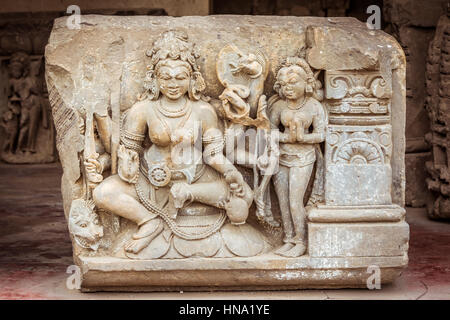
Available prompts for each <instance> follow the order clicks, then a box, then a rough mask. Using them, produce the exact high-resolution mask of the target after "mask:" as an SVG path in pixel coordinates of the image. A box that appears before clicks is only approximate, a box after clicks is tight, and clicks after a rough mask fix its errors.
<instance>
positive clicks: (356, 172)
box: [309, 71, 409, 256]
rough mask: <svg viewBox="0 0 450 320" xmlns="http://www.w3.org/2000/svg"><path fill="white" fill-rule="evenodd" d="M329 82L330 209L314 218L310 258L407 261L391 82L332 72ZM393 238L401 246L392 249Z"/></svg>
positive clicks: (326, 207) (377, 75) (323, 209)
mask: <svg viewBox="0 0 450 320" xmlns="http://www.w3.org/2000/svg"><path fill="white" fill-rule="evenodd" d="M324 82H325V98H326V101H325V105H326V106H327V110H328V113H329V125H328V128H327V135H326V140H325V184H324V185H325V204H323V205H319V206H318V207H317V208H314V209H312V210H311V211H310V214H309V220H310V221H311V222H310V237H309V239H310V244H309V245H310V248H311V250H310V254H311V255H312V256H335V255H338V256H339V255H345V256H350V255H352V256H360V255H368V251H370V255H375V256H384V255H388V256H390V255H401V254H402V252H404V250H405V248H407V240H408V235H409V229H408V225H407V224H406V223H405V222H404V215H405V210H404V209H403V208H401V207H400V206H398V205H397V204H393V202H392V195H391V191H392V167H391V161H392V148H393V142H392V125H391V121H392V111H391V109H392V106H391V96H392V85H391V82H390V81H385V80H384V79H383V77H382V76H381V74H380V72H377V71H326V72H325V81H324ZM348 222H352V224H345V223H348ZM387 222H389V224H388V225H387V224H386V223H387ZM379 228H381V229H382V230H383V231H382V232H377V231H374V230H379V231H380V230H381V229H379ZM369 230H371V231H369ZM390 238H395V239H398V241H399V243H400V245H399V246H398V247H393V246H391V243H390V242H389V241H388V239H390ZM355 239H359V240H361V241H354V240H355ZM366 241H368V242H370V243H372V244H374V243H377V245H375V246H370V247H369V246H367V243H366V244H364V243H365V242H366ZM323 242H325V243H329V244H330V245H329V246H323V245H322V246H320V245H319V243H323ZM343 248H345V249H343Z"/></svg>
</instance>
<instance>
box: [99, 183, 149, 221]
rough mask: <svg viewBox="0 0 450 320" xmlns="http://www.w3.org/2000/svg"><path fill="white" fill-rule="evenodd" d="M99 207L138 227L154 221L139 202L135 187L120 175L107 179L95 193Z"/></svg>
mask: <svg viewBox="0 0 450 320" xmlns="http://www.w3.org/2000/svg"><path fill="white" fill-rule="evenodd" d="M93 199H94V202H95V204H96V206H97V207H99V208H101V209H104V210H107V211H108V212H111V213H114V214H117V215H119V216H121V217H124V218H126V219H129V220H131V221H134V222H135V223H137V224H138V225H141V224H143V223H144V222H146V221H148V220H150V219H152V218H153V217H154V215H153V214H151V213H150V212H148V210H147V209H146V208H145V207H144V206H143V205H142V204H141V203H140V202H139V200H138V196H137V193H136V190H135V188H134V185H132V184H129V183H127V182H125V181H123V180H122V179H120V177H119V176H118V175H113V176H110V177H108V178H106V179H105V180H104V181H103V182H102V183H100V184H99V185H98V186H97V187H96V188H95V189H94V192H93Z"/></svg>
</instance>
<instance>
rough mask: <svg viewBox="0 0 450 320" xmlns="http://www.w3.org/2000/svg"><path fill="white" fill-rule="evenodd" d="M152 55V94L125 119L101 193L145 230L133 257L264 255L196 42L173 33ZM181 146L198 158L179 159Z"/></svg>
mask: <svg viewBox="0 0 450 320" xmlns="http://www.w3.org/2000/svg"><path fill="white" fill-rule="evenodd" d="M147 55H148V56H149V57H150V58H151V64H150V65H149V67H148V73H147V84H146V88H147V91H146V93H145V94H144V95H143V96H142V97H141V98H142V99H141V101H139V102H137V103H136V104H134V105H133V106H132V107H131V108H130V109H129V110H128V111H127V113H126V116H125V118H124V122H123V125H122V133H121V144H120V147H119V152H118V157H119V167H118V175H112V176H110V177H108V178H106V179H105V180H104V181H103V182H102V183H100V184H99V185H98V187H97V188H95V189H94V192H93V197H94V201H95V204H96V205H97V207H99V208H101V209H104V210H107V211H109V212H111V213H114V214H117V215H119V216H122V217H124V218H126V219H129V220H131V221H133V222H135V223H136V224H137V225H138V229H137V231H136V232H135V233H134V235H133V236H132V238H131V239H130V241H129V242H128V243H127V244H126V245H125V247H124V249H125V252H126V255H127V256H128V257H129V258H137V259H148V258H159V257H163V256H164V255H166V253H167V252H169V248H170V247H171V246H172V244H173V246H174V248H175V250H176V252H178V254H179V255H181V256H179V257H188V256H195V255H199V256H209V257H211V256H216V254H219V255H223V254H224V251H223V250H227V249H224V247H225V246H224V244H223V242H224V243H225V244H226V247H227V248H228V250H230V251H231V252H232V254H231V256H232V255H233V254H236V255H242V256H251V255H256V254H258V253H260V252H261V251H262V250H263V248H264V246H263V244H264V243H263V241H262V239H261V238H259V235H258V234H256V235H254V234H255V233H257V231H256V230H253V229H251V227H249V226H248V225H247V224H245V221H246V219H247V216H248V209H249V207H250V205H251V202H252V200H253V193H252V190H251V189H250V187H249V186H248V185H247V183H246V182H245V181H244V179H243V177H242V175H241V173H240V172H239V171H238V170H237V169H236V167H235V166H234V165H233V164H232V163H231V162H230V161H229V160H228V159H227V158H226V157H225V156H224V155H223V146H224V142H223V133H222V131H221V130H220V129H219V126H218V118H217V115H216V112H215V110H214V108H213V107H212V106H211V105H210V104H209V103H207V102H205V101H203V100H202V99H201V92H202V91H203V90H204V89H205V83H204V80H203V77H202V75H201V73H200V70H199V67H198V66H197V63H196V58H197V55H196V53H195V51H194V47H193V44H191V43H189V42H188V38H187V35H185V34H184V33H182V32H178V31H168V32H165V33H163V34H162V36H161V37H160V38H159V39H158V40H157V41H155V43H154V45H153V49H152V50H151V51H150V52H148V53H147ZM198 142H200V143H198ZM179 147H183V148H181V149H182V150H188V151H189V150H190V151H191V152H189V154H190V155H191V156H190V157H188V159H186V158H183V159H179V158H177V156H176V154H177V153H176V149H177V148H179ZM202 159H203V161H201V160H202ZM180 160H181V161H180ZM217 208H219V209H222V210H217ZM227 217H228V219H229V221H230V222H231V223H230V222H226V219H227ZM219 231H221V232H222V237H220V236H219V235H218V234H217V233H218V232H219ZM240 233H242V235H241V236H240ZM252 235H254V236H253V239H252V241H251V243H250V244H249V243H246V242H245V241H248V239H249V238H252ZM203 240H205V241H206V242H202V241H203ZM241 240H242V241H241ZM243 241H244V242H243ZM145 248H147V249H145ZM144 249H145V250H144ZM234 249H235V250H234ZM141 251H142V254H140V253H141ZM169 254H170V253H169ZM225 256H226V255H225Z"/></svg>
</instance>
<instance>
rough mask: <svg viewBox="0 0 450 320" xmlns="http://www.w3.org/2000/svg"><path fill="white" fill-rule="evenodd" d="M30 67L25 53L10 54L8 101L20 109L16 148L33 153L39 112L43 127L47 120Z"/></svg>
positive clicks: (39, 91) (46, 124) (46, 125)
mask: <svg viewBox="0 0 450 320" xmlns="http://www.w3.org/2000/svg"><path fill="white" fill-rule="evenodd" d="M30 67H31V64H30V57H29V56H28V55H27V54H26V53H23V52H17V53H14V54H13V55H12V56H11V59H10V63H9V71H10V75H11V78H10V95H9V102H10V103H11V104H14V105H16V107H18V108H19V109H20V120H19V137H18V142H17V150H20V151H22V152H31V153H34V152H36V138H37V131H38V128H39V122H40V119H41V114H42V116H43V117H42V118H43V126H44V128H47V127H48V121H47V118H46V113H45V112H42V110H41V109H42V108H41V101H40V99H41V97H40V94H41V90H40V87H39V85H38V80H37V78H36V76H35V75H33V74H32V73H31V72H30V71H31V70H30Z"/></svg>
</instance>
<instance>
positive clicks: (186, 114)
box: [155, 99, 192, 140]
mask: <svg viewBox="0 0 450 320" xmlns="http://www.w3.org/2000/svg"><path fill="white" fill-rule="evenodd" d="M188 101H189V99H186V103H185V105H184V106H183V113H181V115H178V116H177V117H178V118H179V117H182V116H184V117H183V119H182V120H181V121H180V122H179V123H178V124H177V127H178V128H183V127H184V125H185V124H186V122H187V121H188V119H189V117H190V115H191V113H192V108H191V105H190V103H188ZM159 107H160V108H156V109H157V112H155V115H156V117H157V118H158V120H159V121H160V122H161V124H162V125H163V127H164V131H165V132H166V133H167V135H168V136H169V138H170V140H172V129H171V128H170V126H169V124H168V123H167V122H166V120H165V119H163V118H162V117H161V116H160V115H159V113H161V114H162V115H163V116H166V117H169V118H175V116H173V114H174V113H171V115H166V114H165V113H164V112H163V110H164V109H163V108H162V107H161V100H159ZM164 111H167V110H164ZM178 112H179V111H178Z"/></svg>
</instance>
